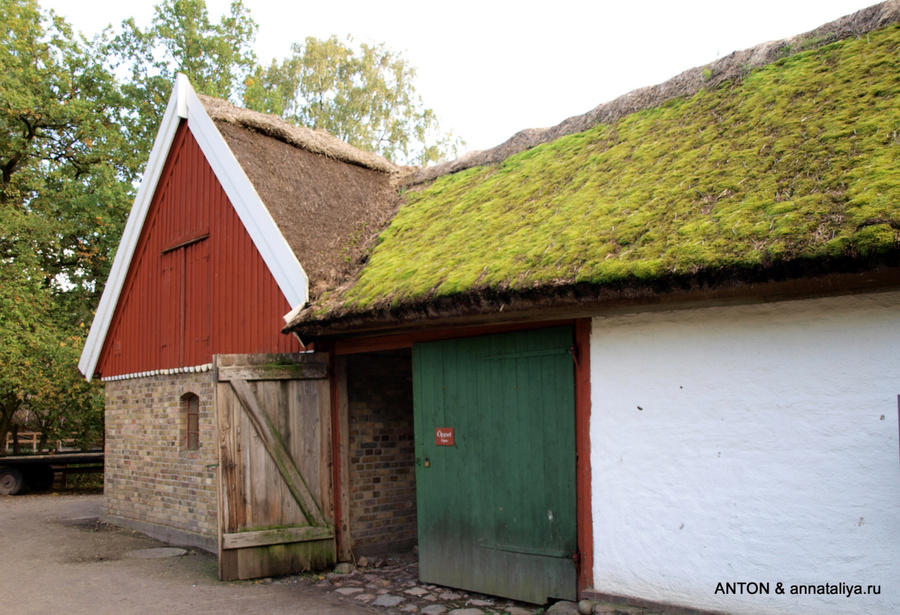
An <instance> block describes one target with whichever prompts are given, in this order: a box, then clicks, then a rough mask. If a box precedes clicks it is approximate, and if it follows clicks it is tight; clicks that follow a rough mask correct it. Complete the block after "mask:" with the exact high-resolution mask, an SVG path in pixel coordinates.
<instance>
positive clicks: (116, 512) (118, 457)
mask: <svg viewBox="0 0 900 615" xmlns="http://www.w3.org/2000/svg"><path fill="white" fill-rule="evenodd" d="M213 374H214V372H212V371H206V372H199V373H186V374H175V375H159V376H148V377H144V378H132V379H128V380H120V381H110V382H107V383H106V461H105V478H104V492H105V500H106V509H105V513H106V515H105V516H106V518H107V519H108V520H110V521H111V522H113V523H119V524H122V525H127V526H129V527H134V528H136V529H140V530H141V531H144V532H146V533H148V534H151V535H154V536H156V537H159V538H162V539H164V540H170V541H174V542H181V543H184V544H194V545H197V546H204V547H206V548H211V547H214V545H215V536H216V469H215V467H207V466H212V465H214V464H215V463H216V451H215V446H214V443H215V434H214V431H215V384H214V380H213V378H214V376H213ZM186 393H194V394H195V395H197V396H198V397H199V399H200V404H199V405H200V442H199V444H200V446H199V449H198V450H187V428H186V417H185V415H184V406H183V403H182V396H183V395H185V394H186Z"/></svg>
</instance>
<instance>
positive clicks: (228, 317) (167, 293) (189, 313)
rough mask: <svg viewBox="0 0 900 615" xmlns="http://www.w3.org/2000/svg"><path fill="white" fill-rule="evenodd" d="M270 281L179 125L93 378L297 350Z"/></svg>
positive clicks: (197, 149) (279, 294)
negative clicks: (239, 355)
mask: <svg viewBox="0 0 900 615" xmlns="http://www.w3.org/2000/svg"><path fill="white" fill-rule="evenodd" d="M291 307H292V306H290V305H288V302H287V300H286V299H285V298H284V295H283V294H282V292H281V290H280V289H279V288H278V285H277V284H276V283H275V279H274V278H273V277H272V275H271V273H269V269H268V267H266V264H265V262H263V259H262V257H261V256H260V254H259V252H258V251H257V249H256V247H255V246H254V245H253V242H252V241H251V239H250V236H249V235H248V234H247V231H246V230H245V229H244V226H243V224H242V223H241V221H240V218H238V215H237V213H236V212H235V211H234V208H233V207H232V206H231V203H230V202H229V201H228V197H227V196H226V195H225V191H224V190H223V189H222V187H221V185H220V184H219V182H218V180H217V179H216V177H215V175H214V174H213V171H212V169H211V168H210V166H209V164H208V163H207V162H206V159H205V158H204V156H203V153H202V152H201V151H200V147H199V146H198V145H197V142H196V141H195V140H194V138H193V136H192V135H191V133H190V130H188V128H187V124H185V123H182V125H181V127H180V128H179V129H178V132H177V134H176V136H175V139H174V141H173V143H172V147H171V149H170V152H169V158H168V160H167V161H166V166H165V168H164V169H163V172H162V175H161V176H160V179H159V183H158V184H157V189H156V194H155V195H154V197H153V201H152V203H151V205H150V209H149V211H148V213H147V218H146V220H145V222H144V228H143V229H142V230H141V236H140V239H139V240H138V243H137V247H136V250H135V253H134V257H133V258H132V262H131V267H130V269H129V271H128V276H127V278H126V281H125V285H124V286H123V288H122V294H121V296H120V297H119V303H118V305H117V306H116V311H115V314H114V316H113V319H112V322H111V324H110V329H109V331H108V332H107V336H106V340H105V342H104V346H103V350H102V352H101V355H100V361H99V364H98V371H99V372H100V374H101V375H102V376H104V377H109V376H118V375H123V374H133V373H139V372H145V371H152V370H157V369H170V368H176V367H189V366H193V365H203V364H205V363H210V362H212V356H213V354H225V353H258V352H299V351H300V350H301V347H300V344H299V342H298V341H297V339H296V338H295V337H294V336H292V335H291V336H288V335H284V334H282V333H281V327H282V325H283V324H284V321H283V320H282V317H283V316H284V315H285V314H286V313H287V312H288V311H290V309H291Z"/></svg>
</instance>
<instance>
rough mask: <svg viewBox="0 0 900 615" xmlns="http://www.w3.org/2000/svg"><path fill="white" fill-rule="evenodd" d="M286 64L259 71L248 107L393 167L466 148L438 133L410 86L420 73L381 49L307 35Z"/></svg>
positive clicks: (431, 159)
mask: <svg viewBox="0 0 900 615" xmlns="http://www.w3.org/2000/svg"><path fill="white" fill-rule="evenodd" d="M291 50H292V54H291V56H290V57H289V58H287V59H285V60H283V61H282V62H275V61H273V62H272V64H271V65H269V66H268V67H266V68H263V67H261V66H260V67H258V68H257V69H256V70H255V71H254V73H253V75H252V76H251V77H250V78H249V79H248V80H247V89H246V91H245V92H244V105H245V106H246V107H248V108H250V109H255V110H257V111H263V112H265V113H271V114H274V115H278V116H281V117H283V118H285V119H286V120H288V121H290V122H293V123H295V124H299V125H301V126H308V127H310V128H318V129H323V130H326V131H328V132H329V133H331V134H332V135H334V136H336V137H338V138H339V139H342V140H344V141H346V142H347V143H349V144H351V145H353V146H355V147H358V148H360V149H364V150H369V151H373V152H377V153H379V154H381V155H382V156H384V157H385V158H387V159H388V160H392V161H395V162H401V163H411V164H422V165H424V164H427V163H429V162H436V161H438V160H441V159H443V158H444V157H446V156H447V155H448V154H455V153H456V148H457V146H458V145H460V144H461V142H460V141H459V140H457V139H455V138H454V137H452V136H451V135H448V134H441V133H440V130H439V126H438V121H437V118H436V117H435V115H434V112H433V111H432V110H431V109H427V108H425V107H424V105H423V103H422V100H421V98H420V97H419V96H418V95H417V94H416V91H415V88H414V87H413V84H412V82H413V79H414V77H415V70H414V69H413V68H412V67H410V66H409V63H408V62H407V61H406V60H405V59H403V58H402V57H401V56H400V55H399V54H397V53H395V52H393V51H390V50H388V49H387V48H385V47H384V45H375V46H372V45H367V44H365V43H363V44H362V45H360V46H359V47H355V46H353V44H352V40H351V39H347V41H346V42H345V41H341V40H339V39H338V38H337V37H336V36H332V37H331V38H329V39H327V40H319V39H317V38H313V37H308V38H307V39H306V41H305V42H304V43H302V44H299V43H295V44H294V45H293V46H292V47H291Z"/></svg>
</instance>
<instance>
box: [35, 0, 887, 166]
mask: <svg viewBox="0 0 900 615" xmlns="http://www.w3.org/2000/svg"><path fill="white" fill-rule="evenodd" d="M39 2H40V4H41V6H42V7H43V8H52V9H54V10H55V11H56V12H57V13H59V14H61V15H63V16H65V17H66V18H67V19H68V20H69V22H70V23H71V24H72V25H73V26H74V27H75V28H76V29H77V30H80V31H81V32H83V33H85V34H87V35H92V34H94V33H96V32H99V31H100V30H101V29H102V28H103V27H104V26H106V25H109V24H113V25H118V24H119V23H120V22H121V21H122V20H123V19H125V18H127V17H134V18H135V19H136V20H137V22H138V23H139V24H141V25H147V24H149V22H150V20H151V18H152V15H153V6H154V5H155V4H157V3H158V0H129V1H123V0H39ZM244 4H245V6H247V7H248V8H249V9H250V13H251V15H252V17H253V19H254V20H255V21H256V22H257V23H258V24H259V34H258V36H257V40H256V45H255V48H256V53H257V55H258V56H259V58H260V60H262V61H263V62H265V63H268V62H269V61H270V60H271V59H273V58H278V59H281V58H283V57H285V56H287V55H288V53H289V50H290V45H291V43H292V42H294V41H302V40H303V39H304V38H306V37H307V36H315V37H319V38H326V37H328V36H330V35H332V34H337V35H338V36H341V37H343V36H346V35H352V36H353V37H354V39H355V40H357V41H365V42H376V43H385V44H387V45H388V47H390V48H392V49H394V50H397V51H401V52H403V54H404V56H405V57H406V59H407V60H409V62H410V63H411V64H412V65H413V66H414V67H416V69H417V71H418V77H417V80H416V88H417V90H418V92H419V94H420V95H421V96H422V98H423V100H424V101H425V104H426V105H427V106H429V107H431V108H432V109H434V110H435V112H436V113H437V114H438V117H439V118H440V120H441V125H442V127H443V128H444V129H451V130H453V131H454V132H455V133H456V134H457V135H459V136H461V137H463V138H464V139H465V140H466V142H467V149H470V150H471V149H484V148H488V147H492V146H494V145H498V144H499V143H502V142H503V141H505V140H506V139H507V138H509V137H510V136H512V135H513V134H514V133H516V132H517V131H519V130H521V129H523V128H537V127H543V126H551V125H555V124H558V123H559V122H561V121H562V120H564V119H566V118H567V117H570V116H572V115H578V114H581V113H584V112H586V111H588V110H590V109H592V108H594V107H595V106H597V105H598V104H600V103H602V102H606V101H608V100H611V99H613V98H616V97H617V96H619V95H620V94H624V93H626V92H629V91H631V90H633V89H635V88H638V87H643V86H646V85H653V84H655V83H659V82H661V81H665V80H666V79H668V78H669V77H672V76H674V75H676V74H678V73H680V72H681V71H683V70H686V69H688V68H692V67H694V66H698V65H702V64H706V63H707V62H711V61H713V60H715V59H716V58H719V57H722V56H725V55H728V54H729V53H731V52H732V51H735V50H738V49H744V48H746V47H752V46H753V45H756V44H758V43H762V42H764V41H768V40H777V39H781V38H786V37H788V36H791V35H793V34H798V33H801V32H806V31H808V30H812V29H813V28H815V27H817V26H819V25H822V24H824V23H827V22H829V21H832V20H833V19H836V18H838V17H841V16H843V15H846V14H849V13H853V12H855V11H857V10H859V9H861V8H865V7H866V6H870V5H872V4H875V2H872V1H867V0H753V1H752V2H748V1H746V0H743V1H742V2H734V1H732V0H680V1H678V0H643V1H638V0H632V1H631V2H623V1H621V0H616V1H590V0H587V1H585V0H582V1H580V2H576V1H572V0H553V1H545V2H529V1H528V0H517V1H514V2H510V1H506V0H504V1H493V0H456V1H454V2H423V1H422V0H416V1H413V0H381V1H380V2H375V1H372V0H366V1H361V0H340V1H334V2H321V1H319V2H296V1H294V2H292V1H291V0H244ZM229 5H230V0H207V6H208V8H209V11H210V14H211V15H212V16H213V18H214V19H215V20H217V19H218V17H219V16H221V15H222V14H224V13H225V12H226V11H227V9H228V6H229Z"/></svg>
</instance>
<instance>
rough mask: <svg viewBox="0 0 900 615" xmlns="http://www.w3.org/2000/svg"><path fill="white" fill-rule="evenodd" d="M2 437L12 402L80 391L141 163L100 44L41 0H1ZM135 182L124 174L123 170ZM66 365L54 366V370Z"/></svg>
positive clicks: (12, 410) (16, 404)
mask: <svg viewBox="0 0 900 615" xmlns="http://www.w3.org/2000/svg"><path fill="white" fill-rule="evenodd" d="M0 22H2V23H3V24H4V28H3V29H2V30H0V228H2V229H3V234H2V235H0V285H2V287H0V304H2V305H0V307H2V310H3V312H2V317H0V336H2V339H3V344H2V357H0V360H2V364H3V365H2V367H0V442H4V443H5V438H6V430H7V429H8V427H9V423H10V421H11V420H12V416H13V415H14V413H15V411H16V410H18V409H20V408H23V407H26V406H34V407H35V408H37V407H38V406H39V405H40V403H42V402H41V399H49V398H50V397H52V396H53V395H55V396H57V397H58V398H62V397H65V396H66V395H70V394H72V393H73V392H74V391H73V389H72V388H71V386H70V385H71V382H72V380H71V378H68V379H64V378H61V377H59V373H61V372H65V371H66V370H68V372H67V373H69V374H70V375H75V374H77V369H76V361H77V357H73V356H72V353H71V352H65V351H60V349H62V348H65V347H66V344H68V345H70V346H72V345H76V346H77V345H78V340H79V339H80V338H81V337H82V335H83V334H82V333H81V331H82V330H83V327H84V325H85V323H87V322H90V318H91V315H92V310H93V308H94V306H96V303H97V299H98V298H99V291H100V288H98V286H99V285H98V284H97V280H103V279H105V278H106V275H107V274H108V272H109V265H110V261H111V256H112V253H113V251H114V250H115V247H116V244H117V242H118V237H119V235H120V234H121V229H122V226H123V223H124V218H125V212H126V211H127V207H128V201H129V195H130V193H131V187H130V184H129V183H128V182H127V180H128V179H129V178H131V177H133V176H134V169H133V168H130V167H128V165H127V161H123V159H122V158H121V157H118V156H115V152H118V151H119V150H120V149H122V144H123V135H122V132H121V130H120V128H119V126H118V124H117V122H116V118H117V116H118V114H119V109H120V108H121V105H122V98H121V96H120V95H119V92H118V88H117V84H116V81H115V78H114V77H113V75H112V74H110V73H109V72H108V71H107V70H106V69H105V68H104V67H103V66H102V63H101V60H100V59H98V57H97V53H96V51H97V50H96V48H94V47H93V46H92V45H91V44H89V43H88V42H87V41H85V40H84V39H83V38H82V37H78V36H75V35H74V34H73V33H72V31H71V29H70V28H69V27H68V25H67V24H66V23H65V22H64V21H63V20H62V19H60V18H58V17H55V16H52V15H51V16H49V17H48V18H44V16H42V15H41V13H40V11H39V10H38V7H37V4H36V2H34V0H4V1H3V2H2V3H0ZM123 179H125V180H126V181H125V182H123V181H122V180H123ZM54 371H55V372H57V373H56V375H53V373H54Z"/></svg>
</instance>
